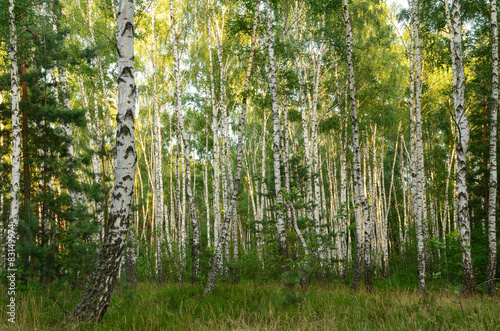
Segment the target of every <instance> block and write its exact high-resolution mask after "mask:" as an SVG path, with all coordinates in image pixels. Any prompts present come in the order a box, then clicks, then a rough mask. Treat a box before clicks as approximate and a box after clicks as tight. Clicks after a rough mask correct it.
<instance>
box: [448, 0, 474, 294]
mask: <svg viewBox="0 0 500 331" xmlns="http://www.w3.org/2000/svg"><path fill="white" fill-rule="evenodd" d="M451 31H453V33H450V35H451V36H450V37H451V38H450V39H451V44H452V60H453V62H454V64H455V66H454V67H455V70H454V71H453V102H454V105H455V121H456V125H457V131H458V141H457V146H456V150H457V194H458V221H459V226H460V238H461V246H462V273H463V286H462V293H464V294H466V295H468V294H471V293H472V292H474V289H475V287H476V278H475V276H474V268H473V264H472V256H471V249H470V248H471V246H470V235H471V234H470V216H469V200H468V193H467V178H466V177H467V156H466V155H467V148H468V147H469V140H470V127H469V121H468V120H467V115H466V113H465V72H464V63H463V53H462V18H461V9H460V1H459V0H454V1H453V3H452V30H451Z"/></svg>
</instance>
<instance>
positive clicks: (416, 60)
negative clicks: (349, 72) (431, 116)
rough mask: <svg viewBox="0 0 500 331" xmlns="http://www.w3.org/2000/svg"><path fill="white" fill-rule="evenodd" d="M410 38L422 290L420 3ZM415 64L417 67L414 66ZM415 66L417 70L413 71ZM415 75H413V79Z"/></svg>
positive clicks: (421, 284)
mask: <svg viewBox="0 0 500 331" xmlns="http://www.w3.org/2000/svg"><path fill="white" fill-rule="evenodd" d="M411 11H412V25H411V32H412V40H411V45H412V47H411V53H410V56H411V59H410V62H411V65H410V67H411V71H412V72H411V73H410V78H411V79H410V84H412V86H410V92H411V95H412V96H414V99H412V100H411V106H410V117H411V125H412V130H411V147H412V176H413V181H412V183H413V189H414V190H413V213H414V215H415V229H416V234H417V260H418V283H419V289H420V292H422V293H423V292H424V291H425V247H424V241H425V240H424V233H423V232H424V230H423V227H424V220H423V215H424V213H423V204H424V197H423V194H424V193H423V186H424V180H425V178H424V168H423V158H424V155H423V143H422V120H421V99H422V98H421V95H422V54H421V49H420V40H419V29H420V20H419V16H418V15H419V3H418V0H413V1H412V8H411ZM415 65H416V68H415ZM415 69H416V72H414V70H415ZM414 77H415V78H414Z"/></svg>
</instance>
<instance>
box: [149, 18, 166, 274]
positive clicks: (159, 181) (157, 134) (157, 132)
mask: <svg viewBox="0 0 500 331" xmlns="http://www.w3.org/2000/svg"><path fill="white" fill-rule="evenodd" d="M155 15H156V8H154V9H153V13H152V17H151V30H152V36H151V37H152V39H153V40H152V41H153V42H152V44H153V47H152V48H153V49H152V55H151V61H152V69H153V70H152V75H153V118H154V123H153V135H154V137H153V140H154V162H153V168H154V183H155V189H154V199H155V204H154V205H155V213H154V216H155V220H154V224H155V237H156V251H155V257H156V276H157V277H158V278H157V280H158V282H159V283H163V281H164V277H163V264H162V250H161V246H162V241H163V236H162V224H163V220H164V203H163V178H162V169H163V167H162V162H161V157H162V148H161V144H162V140H161V129H160V111H159V109H158V95H157V88H156V54H155V52H156V36H155Z"/></svg>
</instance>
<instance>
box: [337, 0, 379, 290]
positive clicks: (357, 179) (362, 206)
mask: <svg viewBox="0 0 500 331" xmlns="http://www.w3.org/2000/svg"><path fill="white" fill-rule="evenodd" d="M342 9H343V12H344V25H345V38H346V44H347V47H346V53H347V70H348V81H349V92H350V94H349V98H350V103H351V120H352V149H353V172H354V174H353V177H354V183H353V184H354V198H355V208H356V256H355V258H354V267H353V275H352V283H351V289H353V290H356V291H357V290H359V288H360V286H361V274H362V269H363V255H364V254H366V250H367V248H366V247H364V245H370V237H369V227H370V226H369V222H370V211H369V206H368V201H367V199H366V197H365V193H364V189H363V186H364V184H363V175H362V173H361V150H360V142H359V120H358V105H357V102H356V82H355V77H354V64H353V61H352V28H351V17H350V15H349V7H348V4H347V0H342ZM361 212H362V213H363V217H362V215H361ZM363 218H364V220H365V238H364V244H363V224H362V220H363ZM367 230H368V231H367ZM367 234H368V237H367ZM363 251H365V252H363ZM368 251H369V248H368ZM368 259H369V257H368ZM369 269H370V266H369V265H365V270H369ZM365 286H366V289H367V290H368V291H370V290H371V286H372V285H371V273H370V272H369V271H368V272H366V271H365Z"/></svg>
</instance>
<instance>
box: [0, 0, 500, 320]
mask: <svg viewBox="0 0 500 331" xmlns="http://www.w3.org/2000/svg"><path fill="white" fill-rule="evenodd" d="M478 1H479V2H478V3H477V6H476V5H474V6H472V5H470V4H465V3H464V2H463V1H461V0H447V1H440V2H433V3H429V2H425V1H418V0H412V1H410V2H409V3H408V4H406V3H394V4H387V3H385V2H377V1H375V0H366V1H364V2H359V1H348V0H342V2H341V3H334V2H331V1H305V2H304V1H298V0H293V1H270V0H268V1H253V2H249V1H232V0H231V1H225V2H220V1H200V0H193V1H184V0H175V1H174V0H168V1H155V2H151V3H142V4H139V3H136V4H135V5H134V3H133V2H131V1H129V0H121V1H120V3H119V4H115V3H114V1H111V2H109V1H108V2H103V1H102V0H81V1H77V2H71V1H67V0H61V1H58V2H46V1H41V2H37V3H31V4H30V5H29V6H27V7H26V8H24V7H23V6H22V4H21V3H17V2H15V1H13V0H11V1H9V2H5V4H3V5H2V6H3V7H2V8H3V9H5V10H4V12H5V13H6V14H5V15H4V16H5V20H4V21H5V22H4V23H3V25H4V26H0V28H3V29H4V30H2V31H4V32H5V33H4V34H2V36H4V38H3V39H2V38H0V52H4V53H2V54H4V55H5V56H4V58H5V61H4V62H2V61H0V71H1V73H3V76H5V77H9V75H10V80H9V79H7V80H4V81H3V83H2V82H0V169H2V171H1V172H0V178H1V182H2V184H4V185H2V186H0V221H1V222H0V224H1V225H2V226H1V227H0V238H1V241H0V245H1V247H2V249H1V251H2V254H3V255H4V256H5V258H6V259H5V260H4V261H2V262H1V263H0V265H1V266H2V267H4V269H7V268H8V267H9V263H10V262H11V260H14V261H15V263H16V267H17V271H16V280H17V281H18V283H19V284H22V285H23V286H25V285H30V284H34V285H38V284H39V285H40V286H42V285H43V286H51V285H52V284H55V285H58V286H59V282H61V283H64V284H65V285H64V286H66V285H67V286H70V287H71V288H80V289H83V292H82V298H81V299H80V301H78V303H77V304H76V305H75V306H74V308H73V309H72V312H71V313H69V314H68V316H67V319H66V320H67V321H69V322H71V323H76V324H80V323H85V322H98V321H101V320H102V319H103V316H104V314H105V312H106V311H107V310H108V306H109V307H111V306H110V302H111V298H112V295H113V294H112V293H113V292H112V290H113V287H114V285H116V283H117V282H119V281H120V284H123V285H125V286H123V288H121V292H120V295H125V296H127V295H128V294H129V292H130V291H132V292H133V291H142V288H143V283H153V284H156V288H158V289H162V290H163V289H165V290H167V289H168V290H170V289H171V287H172V286H173V285H172V284H175V286H179V287H182V289H181V290H180V291H182V293H186V292H185V291H190V288H191V286H194V287H196V288H198V287H203V288H204V294H205V295H207V296H208V295H213V294H211V293H215V295H219V294H220V292H218V291H219V286H220V289H226V288H227V286H232V285H233V284H236V283H241V284H247V283H250V284H252V282H261V283H266V282H274V283H276V284H279V286H283V287H284V291H285V292H286V293H285V294H286V295H285V296H286V298H285V299H284V300H291V301H294V300H296V301H297V302H302V301H301V300H303V299H304V298H307V295H309V293H307V291H308V288H309V285H310V284H318V286H322V285H323V284H328V283H331V282H337V280H340V281H341V282H344V283H346V284H347V285H348V286H350V288H351V289H352V290H354V291H359V290H361V289H362V288H363V290H364V291H366V292H368V293H369V292H371V291H373V290H374V289H376V288H377V287H381V286H384V284H398V286H403V285H404V286H407V287H408V288H410V289H411V290H412V292H413V290H415V291H414V292H415V295H425V294H426V293H429V292H432V291H433V289H434V288H436V287H451V288H458V287H460V291H461V292H460V295H461V296H469V295H473V294H475V293H477V292H481V291H483V290H485V289H487V290H488V292H489V294H490V295H494V294H495V293H497V287H498V279H499V274H498V263H497V260H498V254H497V249H498V247H497V244H498V226H499V225H498V222H497V220H496V218H497V214H498V208H497V207H498V201H497V200H498V183H497V177H498V169H497V161H498V148H497V144H498V128H497V126H498V121H497V115H498V114H497V113H498V84H499V83H498V40H497V39H498V31H497V30H498V29H497V5H498V4H497V2H496V0H491V2H490V3H488V4H487V5H486V3H487V2H486V1H484V0H478ZM340 6H341V8H340ZM139 7H140V8H139ZM479 7H480V8H479ZM134 8H136V10H137V19H136V22H134ZM481 8H482V9H481ZM484 8H486V9H484ZM340 9H341V10H340ZM485 10H486V11H487V12H486V11H485ZM488 10H489V11H488ZM139 13H140V14H139ZM486 14H487V15H486ZM139 16H140V18H139ZM7 59H8V61H7ZM113 77H115V78H113ZM114 79H116V81H114V82H113V80H114ZM136 115H137V116H136ZM115 118H116V121H115V120H114V119H115ZM115 125H116V127H115ZM112 132H116V140H115V138H114V137H112ZM113 142H114V143H113ZM136 146H137V147H136ZM21 167H22V169H21ZM21 171H22V172H21ZM112 180H113V183H114V184H113V185H110V183H112ZM9 259H10V260H9ZM486 261H487V262H486ZM4 269H2V270H4ZM363 279H364V285H363ZM122 281H123V283H121V282H122ZM18 283H16V284H18ZM261 283H259V284H261ZM339 286H340V285H339ZM44 288H45V287H44ZM23 289H24V287H23ZM417 289H418V290H417ZM132 292H130V293H132ZM200 293H201V292H200ZM217 293H219V294H217ZM125 296H124V298H125ZM119 300H120V299H118V301H116V303H117V304H116V305H117V306H119V302H120V301H119ZM124 300H125V299H124ZM126 300H128V297H127V299H126ZM169 300H170V299H169ZM75 302H76V300H75ZM294 302H295V301H294ZM64 307H66V306H64ZM183 307H184V306H183ZM65 309H69V308H65ZM183 309H184V308H183ZM464 311H465V310H464Z"/></svg>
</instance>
